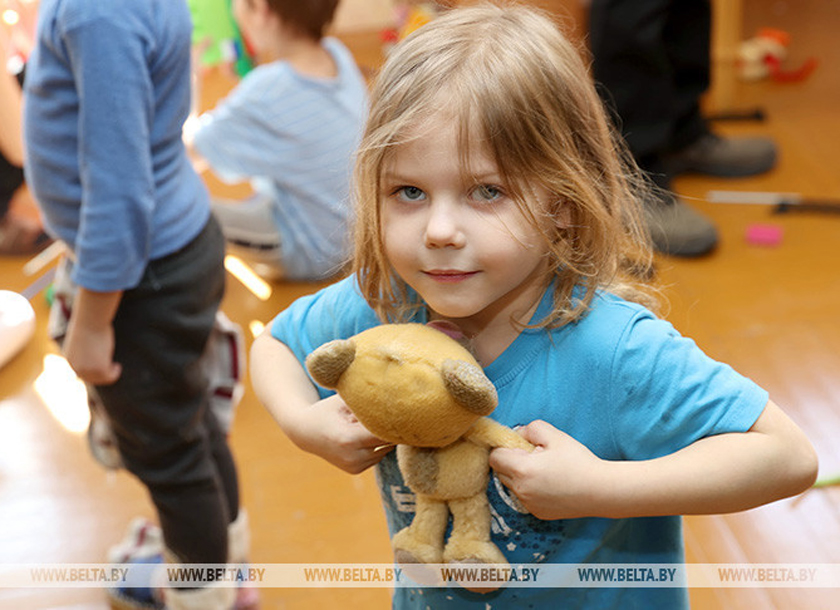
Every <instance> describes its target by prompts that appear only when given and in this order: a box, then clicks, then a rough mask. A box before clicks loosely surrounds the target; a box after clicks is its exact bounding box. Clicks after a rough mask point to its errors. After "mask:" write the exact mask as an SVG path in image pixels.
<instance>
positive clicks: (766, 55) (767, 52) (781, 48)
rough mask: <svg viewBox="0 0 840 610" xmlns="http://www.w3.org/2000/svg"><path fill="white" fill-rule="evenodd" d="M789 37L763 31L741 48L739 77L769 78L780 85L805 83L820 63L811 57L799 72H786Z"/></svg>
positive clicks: (773, 30) (771, 31) (739, 50)
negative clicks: (784, 64)
mask: <svg viewBox="0 0 840 610" xmlns="http://www.w3.org/2000/svg"><path fill="white" fill-rule="evenodd" d="M789 46H790V34H788V33H787V32H785V31H783V30H777V29H773V28H762V29H761V30H759V31H758V34H756V35H755V36H754V37H753V38H750V39H749V40H746V41H744V42H742V43H741V44H740V46H739V47H738V74H739V76H740V77H741V78H742V79H744V80H750V81H755V80H762V79H765V78H768V77H769V78H770V79H772V80H774V81H778V82H794V81H802V80H805V79H806V78H808V76H810V74H811V72H813V71H814V69H815V68H816V67H817V60H816V59H815V58H813V57H810V58H808V59H806V60H805V62H804V63H803V64H802V65H801V66H800V67H799V68H796V69H793V70H785V69H784V68H783V67H782V63H783V62H784V61H785V59H787V56H788V47H789Z"/></svg>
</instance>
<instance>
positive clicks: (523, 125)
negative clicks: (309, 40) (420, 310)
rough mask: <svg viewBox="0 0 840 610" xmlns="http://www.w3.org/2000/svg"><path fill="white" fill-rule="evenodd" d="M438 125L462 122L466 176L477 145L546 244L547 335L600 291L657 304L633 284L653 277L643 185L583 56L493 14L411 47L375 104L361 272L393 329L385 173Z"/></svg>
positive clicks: (545, 27) (447, 22)
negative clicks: (542, 201)
mask: <svg viewBox="0 0 840 610" xmlns="http://www.w3.org/2000/svg"><path fill="white" fill-rule="evenodd" d="M439 112H449V113H452V114H454V116H455V117H457V119H458V121H459V124H460V128H461V132H462V135H461V141H462V142H463V143H464V145H463V146H462V149H463V153H462V154H463V156H464V165H465V167H468V156H469V146H468V143H469V142H470V141H472V142H475V141H476V139H478V140H479V141H480V142H481V143H482V145H483V146H484V147H485V150H486V151H487V153H488V154H489V155H490V157H491V158H493V159H494V160H495V162H496V164H497V166H498V169H499V173H500V175H501V177H502V179H503V182H504V183H505V185H506V187H507V188H508V189H510V191H511V194H512V196H513V197H514V198H515V199H516V200H517V201H518V203H519V204H520V206H521V208H522V211H523V213H524V214H525V215H526V217H527V218H528V219H529V220H531V221H532V222H533V224H534V226H536V227H539V228H540V231H541V232H542V234H543V236H544V238H545V240H546V243H547V244H548V245H549V249H550V253H551V257H552V260H551V264H550V265H549V269H550V271H549V274H548V275H547V277H546V278H545V281H546V285H548V283H549V282H550V281H551V279H552V278H556V279H557V280H558V281H557V282H556V284H555V287H556V290H555V308H554V312H553V314H552V315H551V319H549V320H545V321H544V322H545V323H547V324H560V323H564V322H567V321H570V320H573V319H575V318H577V317H578V316H579V315H581V314H582V312H583V311H584V310H585V307H586V304H587V303H588V302H589V299H591V297H592V296H593V294H594V290H595V289H597V288H607V289H610V290H614V291H616V292H619V293H621V294H623V295H624V296H629V297H630V298H635V299H636V300H640V301H643V302H645V303H646V304H650V303H649V301H648V300H646V299H645V298H644V293H643V292H642V291H640V290H638V289H637V287H636V285H635V284H636V283H637V282H635V281H633V280H632V278H631V277H630V276H631V275H635V276H637V277H638V276H639V275H644V274H645V273H647V272H649V270H650V265H651V253H650V249H649V247H648V246H647V239H646V236H645V232H644V230H643V229H642V228H641V227H642V224H641V222H640V220H639V212H638V210H639V206H638V204H637V202H636V198H637V194H636V187H637V186H638V184H640V181H639V179H638V178H637V175H638V174H637V172H636V171H635V166H634V165H633V164H632V161H628V158H629V157H628V155H627V154H626V152H625V150H624V148H623V146H621V145H620V144H619V140H618V138H616V137H615V135H614V131H613V130H612V129H611V127H610V125H609V123H608V120H607V117H606V114H605V112H604V109H603V106H602V103H601V101H600V98H599V97H598V95H597V93H596V91H595V88H594V86H593V83H592V81H591V78H590V76H589V73H588V70H587V68H586V65H585V64H584V63H583V61H582V59H581V55H580V52H579V50H578V49H577V48H576V47H575V46H574V45H572V44H571V43H570V42H569V41H568V40H567V39H566V38H565V37H564V36H563V35H562V34H561V33H560V32H559V31H558V29H557V28H556V26H555V25H554V23H553V22H552V21H551V20H550V19H549V18H547V17H546V16H545V15H543V14H542V13H540V12H537V11H535V10H533V9H528V8H524V7H516V6H511V7H502V6H498V5H491V4H486V5H481V6H475V7H470V8H463V9H456V10H453V11H451V12H448V13H445V14H444V15H442V16H441V17H439V18H437V19H436V20H435V21H433V22H432V23H430V24H429V25H426V26H424V27H423V28H421V29H420V30H418V31H417V32H415V33H414V34H413V35H412V36H410V37H409V38H407V39H406V40H405V41H404V42H402V43H401V44H400V45H398V46H397V48H396V49H395V50H394V51H393V54H392V55H391V56H390V57H389V59H388V61H387V62H386V64H385V66H384V67H383V69H382V72H381V74H380V75H379V77H378V78H377V80H376V83H375V85H374V88H373V91H372V93H371V114H370V118H369V121H368V125H367V129H366V132H365V136H364V139H363V142H362V145H361V148H360V151H359V157H358V160H357V165H356V189H357V209H358V217H357V228H356V258H355V265H356V271H357V273H358V276H359V282H360V285H361V288H362V291H363V293H364V294H365V296H366V298H367V299H368V300H369V302H370V303H371V305H372V306H373V307H374V309H376V310H377V312H378V313H379V314H380V316H383V317H384V318H390V319H394V318H397V319H399V317H400V316H401V315H402V313H403V312H404V311H405V307H404V305H405V303H406V300H407V295H408V292H407V289H406V286H405V284H404V283H403V282H402V281H401V280H400V279H399V278H398V277H395V275H394V274H393V272H392V270H391V268H390V265H389V264H388V261H387V259H386V257H385V253H384V250H383V245H382V239H381V231H382V226H381V218H380V205H379V203H380V201H381V193H380V180H381V175H382V171H383V166H384V165H385V163H386V161H387V160H388V159H389V156H390V154H391V153H392V152H393V150H394V148H395V147H396V146H399V145H400V142H401V140H404V138H405V137H406V134H408V133H409V132H410V131H411V129H412V127H416V126H417V125H418V124H421V123H422V122H423V121H424V120H426V119H427V118H428V117H430V116H432V115H434V114H436V113H439ZM529 185H540V186H542V187H544V188H545V189H547V190H548V191H549V192H550V193H551V194H552V197H551V203H550V204H549V205H548V206H545V207H544V208H543V209H537V208H536V207H535V206H534V201H535V198H534V197H529V196H528V194H529V191H530V189H529ZM546 219H549V220H552V221H551V222H545V220H546ZM561 219H563V222H561ZM546 227H548V228H546ZM630 272H632V273H630ZM576 285H581V286H583V287H585V288H586V293H585V294H586V297H585V298H584V300H583V301H582V302H578V301H573V300H572V298H571V295H572V290H573V288H574V287H575V286H576Z"/></svg>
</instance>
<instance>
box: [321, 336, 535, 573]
mask: <svg viewBox="0 0 840 610" xmlns="http://www.w3.org/2000/svg"><path fill="white" fill-rule="evenodd" d="M306 366H307V368H308V369H309V372H310V374H311V375H312V377H313V379H315V381H316V382H317V383H319V384H321V385H322V386H324V387H327V388H332V389H335V390H337V391H338V393H339V395H340V396H341V397H342V399H343V400H344V401H345V402H346V403H347V406H348V407H349V408H350V410H351V411H353V413H354V415H355V416H356V417H357V418H358V419H359V421H360V422H361V423H362V424H363V425H364V426H365V427H366V428H367V429H368V430H370V431H371V432H372V433H373V434H375V435H376V436H378V437H380V438H381V439H383V440H385V441H387V442H389V443H394V444H396V445H397V460H398V463H399V467H400V471H401V472H402V475H403V478H404V479H405V482H406V484H407V485H408V486H409V487H410V488H411V490H412V491H413V492H414V494H415V496H416V508H415V515H414V519H413V521H412V523H411V525H410V526H408V527H407V528H405V529H404V530H402V531H400V532H398V533H397V534H396V535H395V536H394V538H393V541H392V543H393V546H394V552H395V556H396V560H397V561H398V562H400V563H452V562H464V563H507V560H506V559H505V557H504V555H503V554H502V553H501V551H499V549H498V548H497V547H496V545H495V544H493V543H492V542H491V541H490V509H489V504H488V502H487V496H486V488H487V482H488V477H489V471H490V467H489V465H488V456H489V452H490V449H491V448H493V447H511V448H515V447H519V448H523V449H526V450H529V451H530V450H531V449H533V446H532V445H531V444H530V443H529V442H528V441H526V440H525V439H524V438H522V437H521V436H520V435H519V434H517V433H516V432H514V431H513V430H511V429H510V428H507V427H505V426H503V425H501V424H499V423H497V422H495V421H493V420H491V419H488V418H486V417H484V416H486V415H488V414H490V413H491V412H492V411H493V409H495V408H496V404H497V402H498V399H497V396H496V389H495V388H494V387H493V384H492V383H491V382H490V380H489V379H487V377H486V376H485V375H484V372H483V371H482V370H481V367H480V366H479V364H478V362H476V360H475V358H473V356H472V355H471V354H470V353H469V351H467V349H466V348H464V347H463V346H462V345H461V344H459V343H458V342H457V341H456V340H455V339H453V338H451V337H449V336H448V335H447V334H445V333H443V332H441V331H440V330H436V329H435V328H432V327H430V326H424V325H422V324H386V325H383V326H377V327H374V328H371V329H369V330H366V331H364V332H362V333H359V334H358V335H356V336H354V337H351V338H350V339H347V340H337V341H331V342H329V343H326V344H324V345H322V346H321V347H319V348H318V349H316V350H315V351H314V352H312V354H310V355H309V357H308V358H307V359H306ZM450 513H451V514H452V531H451V533H450V536H449V539H448V541H446V542H445V541H444V537H445V531H446V527H447V524H448V522H449V514H450ZM444 542H445V544H444Z"/></svg>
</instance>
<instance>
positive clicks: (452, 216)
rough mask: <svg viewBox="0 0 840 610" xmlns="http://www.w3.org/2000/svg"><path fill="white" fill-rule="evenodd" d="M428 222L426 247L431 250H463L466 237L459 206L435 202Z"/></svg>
mask: <svg viewBox="0 0 840 610" xmlns="http://www.w3.org/2000/svg"><path fill="white" fill-rule="evenodd" d="M428 211H429V216H428V219H427V221H426V246H427V247H429V248H448V247H451V248H461V247H463V246H464V242H465V235H464V231H463V229H462V219H461V214H460V213H459V211H458V209H457V205H455V204H454V203H451V202H447V201H433V202H432V203H431V204H430V205H429V207H428Z"/></svg>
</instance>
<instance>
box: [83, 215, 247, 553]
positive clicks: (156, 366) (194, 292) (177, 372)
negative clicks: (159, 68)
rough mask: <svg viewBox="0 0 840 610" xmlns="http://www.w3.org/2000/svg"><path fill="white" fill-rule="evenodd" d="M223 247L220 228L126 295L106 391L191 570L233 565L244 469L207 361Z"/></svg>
mask: <svg viewBox="0 0 840 610" xmlns="http://www.w3.org/2000/svg"><path fill="white" fill-rule="evenodd" d="M223 258H224V239H223V237H222V234H221V231H220V229H219V227H218V224H217V223H216V221H215V219H213V218H211V220H210V221H209V222H208V224H207V226H206V227H205V228H204V230H203V231H202V232H201V233H200V234H199V236H198V237H196V238H195V239H194V240H193V241H192V242H191V243H190V244H189V245H188V246H186V247H185V248H183V249H182V250H179V251H178V252H175V253H174V254H171V255H169V256H166V257H164V258H162V259H159V260H156V261H152V262H151V263H149V265H148V267H147V269H146V271H145V273H144V275H143V279H142V280H141V282H140V284H139V285H138V286H137V287H136V288H134V289H132V290H128V291H126V292H125V293H124V294H123V297H122V301H121V302H120V306H119V309H118V311H117V315H116V318H115V319H114V332H115V336H116V342H115V343H116V345H115V354H114V360H115V361H116V362H119V363H120V364H122V375H121V377H120V379H119V380H118V381H117V382H116V383H115V384H113V385H109V386H97V391H98V392H99V394H100V396H101V399H102V403H103V405H104V407H105V410H106V411H107V413H108V416H109V417H110V419H111V423H112V425H113V429H114V434H115V436H116V438H117V444H118V446H119V449H120V453H121V455H122V458H123V462H124V463H125V466H126V468H127V469H128V470H129V471H130V472H132V473H133V474H134V475H136V476H137V477H138V478H139V479H140V480H141V481H142V482H143V483H144V484H145V485H146V487H147V488H148V490H149V493H150V494H151V498H152V501H153V502H154V505H155V507H156V508H157V511H158V517H159V519H160V524H161V527H162V529H163V535H164V539H165V541H166V545H167V547H168V548H169V549H170V550H171V551H172V552H174V553H175V555H176V557H177V558H178V559H179V560H180V561H183V562H189V563H225V562H226V561H227V527H228V524H229V523H230V522H231V521H233V520H234V519H235V518H236V516H237V511H238V507H239V490H238V483H237V476H236V470H235V466H234V462H233V457H232V456H231V453H230V449H229V448H228V445H227V441H226V438H225V435H224V433H223V432H222V431H221V429H220V428H219V424H218V422H217V421H216V418H215V417H214V416H213V414H212V412H211V410H210V409H209V408H208V395H207V381H206V379H205V378H204V375H203V373H202V369H201V365H200V362H199V360H200V358H201V355H202V353H203V351H204V348H205V345H206V344H207V339H208V337H209V335H210V330H211V328H212V326H213V320H214V318H215V315H216V311H217V310H218V308H219V303H220V302H221V299H222V295H223V293H224V281H225V271H224V266H223Z"/></svg>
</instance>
